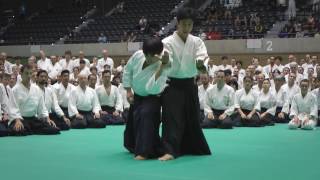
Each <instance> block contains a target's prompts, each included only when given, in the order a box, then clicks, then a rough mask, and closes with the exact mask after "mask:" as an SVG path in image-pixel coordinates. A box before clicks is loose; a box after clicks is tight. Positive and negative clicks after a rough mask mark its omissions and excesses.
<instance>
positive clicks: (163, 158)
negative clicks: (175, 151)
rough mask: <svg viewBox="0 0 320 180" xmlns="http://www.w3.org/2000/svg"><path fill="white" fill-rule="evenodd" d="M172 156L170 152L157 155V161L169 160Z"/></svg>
mask: <svg viewBox="0 0 320 180" xmlns="http://www.w3.org/2000/svg"><path fill="white" fill-rule="evenodd" d="M173 159H174V157H173V156H172V155H171V154H165V155H163V156H162V157H159V158H158V160H159V161H169V160H173Z"/></svg>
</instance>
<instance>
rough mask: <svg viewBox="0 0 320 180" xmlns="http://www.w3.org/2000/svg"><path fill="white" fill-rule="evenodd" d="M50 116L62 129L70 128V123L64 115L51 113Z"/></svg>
mask: <svg viewBox="0 0 320 180" xmlns="http://www.w3.org/2000/svg"><path fill="white" fill-rule="evenodd" d="M49 117H50V119H51V120H52V121H53V122H54V123H55V124H56V126H57V127H58V128H60V130H61V131H66V130H69V129H70V127H69V126H68V124H67V123H66V122H65V121H64V119H63V117H59V116H58V115H57V114H56V113H50V114H49Z"/></svg>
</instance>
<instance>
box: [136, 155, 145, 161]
mask: <svg viewBox="0 0 320 180" xmlns="http://www.w3.org/2000/svg"><path fill="white" fill-rule="evenodd" d="M134 159H135V160H146V158H145V157H143V156H140V155H138V156H136V157H134Z"/></svg>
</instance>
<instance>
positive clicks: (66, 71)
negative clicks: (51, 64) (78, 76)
mask: <svg viewBox="0 0 320 180" xmlns="http://www.w3.org/2000/svg"><path fill="white" fill-rule="evenodd" d="M63 74H68V75H69V74H70V71H69V70H68V69H65V70H62V71H61V73H60V76H63Z"/></svg>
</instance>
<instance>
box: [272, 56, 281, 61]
mask: <svg viewBox="0 0 320 180" xmlns="http://www.w3.org/2000/svg"><path fill="white" fill-rule="evenodd" d="M274 59H279V61H280V62H281V61H282V57H281V56H276V57H275V58H274Z"/></svg>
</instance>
